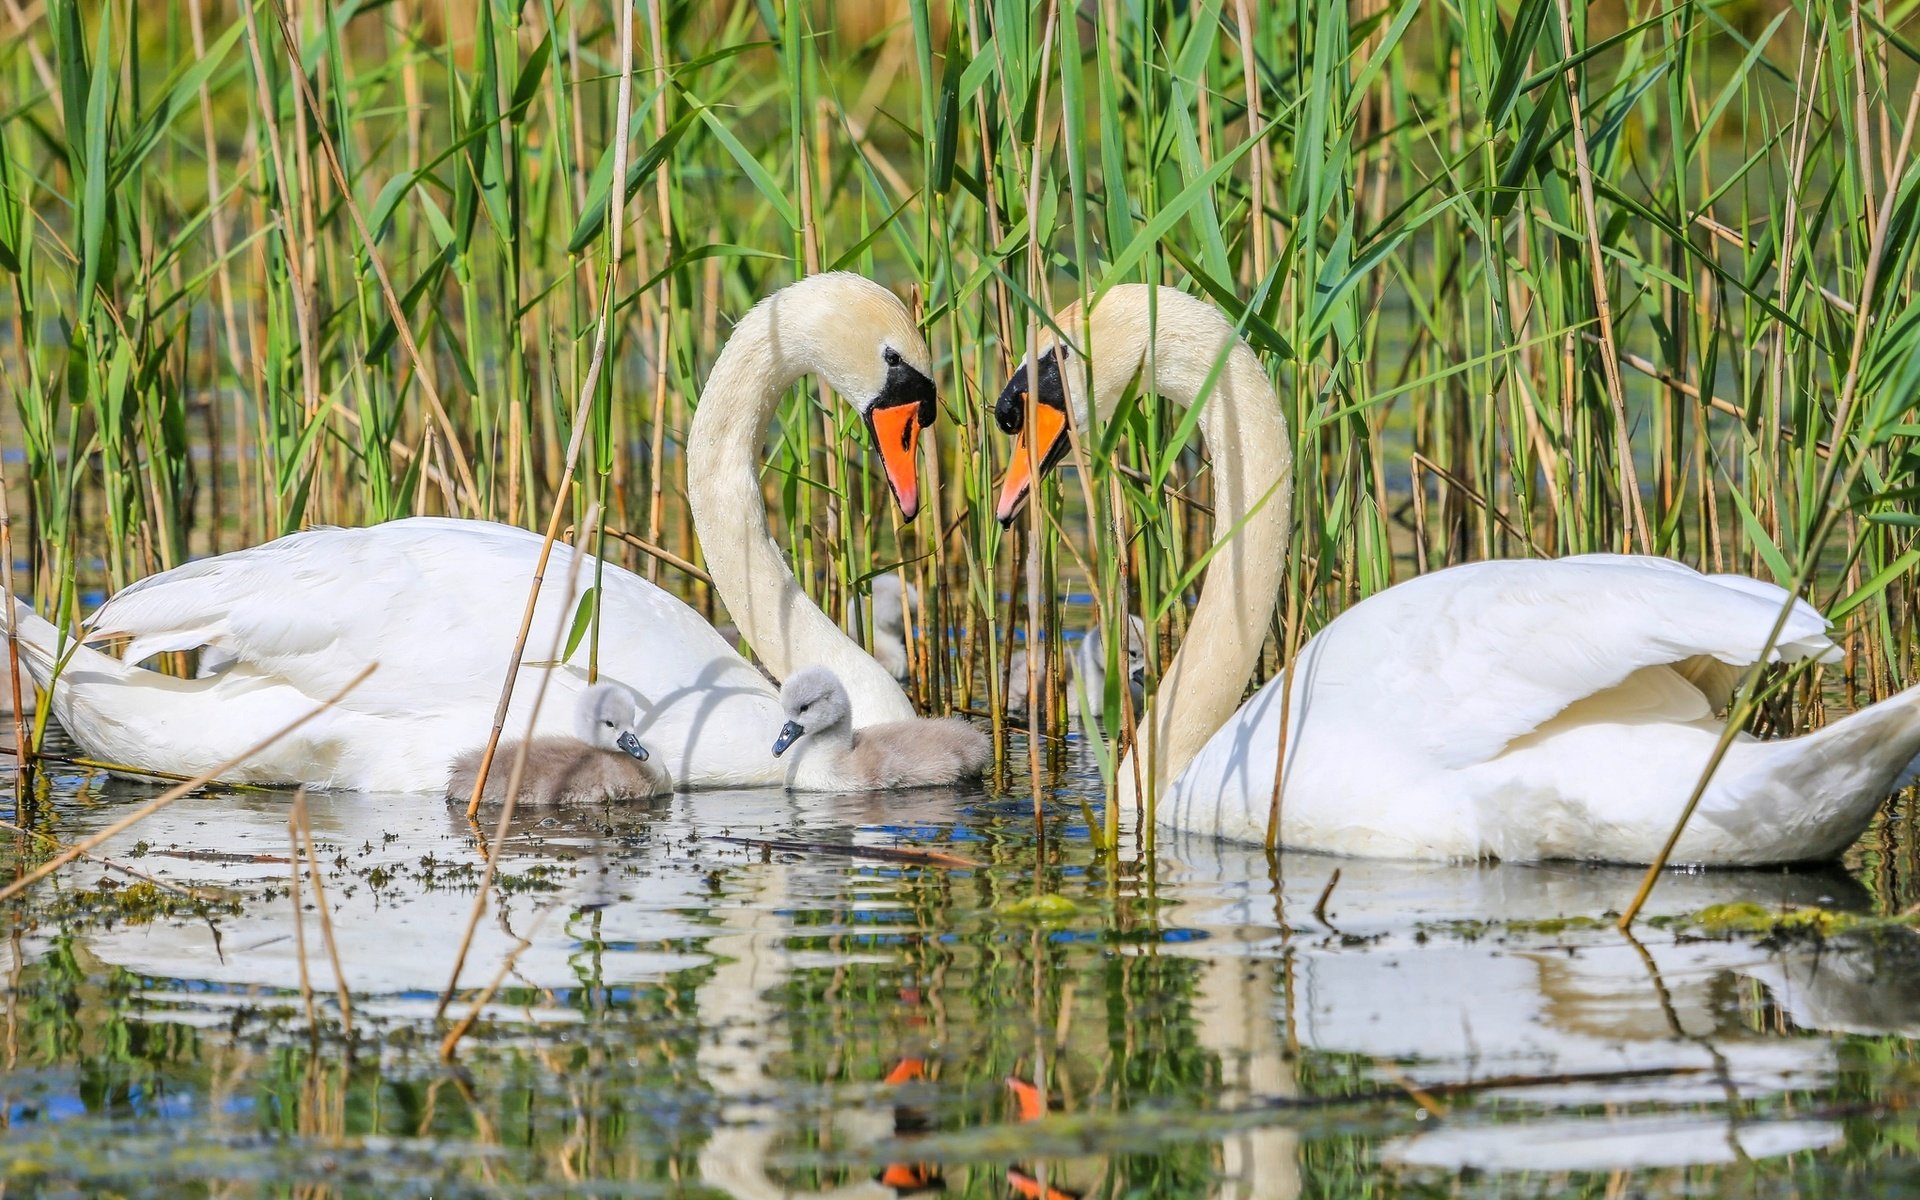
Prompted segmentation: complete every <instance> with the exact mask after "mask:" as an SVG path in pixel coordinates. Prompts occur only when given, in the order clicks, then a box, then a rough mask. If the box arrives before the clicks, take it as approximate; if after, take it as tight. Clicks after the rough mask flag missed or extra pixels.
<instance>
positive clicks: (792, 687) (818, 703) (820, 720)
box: [773, 667, 853, 758]
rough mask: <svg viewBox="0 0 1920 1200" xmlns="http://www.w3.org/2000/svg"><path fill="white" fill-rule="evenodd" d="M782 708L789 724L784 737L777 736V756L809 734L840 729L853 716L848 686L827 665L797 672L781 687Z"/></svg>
mask: <svg viewBox="0 0 1920 1200" xmlns="http://www.w3.org/2000/svg"><path fill="white" fill-rule="evenodd" d="M780 708H781V710H782V711H784V712H785V713H786V714H787V723H786V724H785V725H782V726H781V727H780V736H779V737H778V738H775V739H774V743H773V753H774V757H776V758H778V757H779V756H780V755H782V754H785V753H786V751H787V747H789V746H791V745H793V744H794V743H795V742H796V741H799V740H800V739H801V738H802V737H804V736H806V735H807V734H809V733H812V734H821V733H826V732H827V731H828V730H832V729H837V728H839V727H840V726H842V725H845V724H846V723H847V721H848V720H850V719H851V718H852V715H853V706H852V704H851V703H850V702H849V701H848V699H847V689H846V687H845V686H844V685H843V684H842V683H841V682H840V677H839V676H837V675H835V674H834V673H833V672H832V671H830V670H828V669H827V668H825V667H808V668H807V669H806V670H804V671H796V672H794V673H793V676H792V677H791V678H789V679H788V680H787V682H786V684H785V685H784V686H783V687H781V689H780Z"/></svg>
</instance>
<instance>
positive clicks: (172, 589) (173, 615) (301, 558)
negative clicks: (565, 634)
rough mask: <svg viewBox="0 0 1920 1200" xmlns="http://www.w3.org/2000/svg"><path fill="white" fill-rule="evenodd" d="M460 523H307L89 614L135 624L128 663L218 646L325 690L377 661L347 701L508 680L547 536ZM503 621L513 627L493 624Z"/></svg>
mask: <svg viewBox="0 0 1920 1200" xmlns="http://www.w3.org/2000/svg"><path fill="white" fill-rule="evenodd" d="M456 525H457V526H458V527H457V528H452V529H449V528H445V527H440V523H439V522H434V521H427V520H416V521H405V522H394V523H392V524H389V525H383V526H373V527H371V528H369V529H313V530H307V531H304V532H302V533H298V534H293V535H290V536H287V537H283V538H280V539H278V540H276V541H273V542H269V543H267V544H265V545H262V546H257V547H253V548H251V549H248V550H242V551H237V552H235V553H231V554H223V555H220V556H218V557H215V558H209V559H203V560H200V561H197V562H192V563H187V564H185V565H183V566H180V567H177V568H175V569H173V570H171V571H165V572H162V573H161V574H159V575H154V576H151V577H149V578H147V579H143V580H141V581H140V582H138V583H136V584H134V585H133V586H131V587H128V588H126V589H124V590H122V591H121V592H120V593H118V594H117V595H115V596H114V597H113V598H112V599H110V600H108V601H107V602H106V603H105V604H103V605H102V606H101V607H100V608H99V609H98V610H97V611H96V612H95V613H94V614H93V615H92V616H91V617H89V618H88V620H87V625H88V627H89V630H90V635H91V636H92V637H94V638H100V637H111V636H131V637H132V638H133V641H132V642H131V644H130V645H129V648H128V650H127V651H126V653H125V655H124V656H123V657H124V658H125V659H126V660H127V661H130V662H132V661H138V660H139V659H140V658H143V657H145V656H147V655H149V654H153V653H157V652H159V651H161V650H171V649H191V648H194V647H199V646H212V647H216V648H218V649H219V650H221V651H223V652H225V653H226V654H229V655H231V656H232V658H233V660H234V662H235V663H236V664H244V665H245V666H246V667H249V668H251V669H253V670H255V671H258V672H261V673H264V674H269V675H272V676H275V677H278V678H281V679H284V680H285V681H287V682H289V683H291V684H293V685H294V686H296V687H298V688H299V689H300V690H301V691H303V692H306V693H307V694H309V695H314V696H321V695H326V694H328V693H330V692H332V691H334V690H337V689H338V688H339V687H341V686H343V685H344V684H346V683H347V682H348V681H349V680H350V679H352V678H353V677H354V676H355V675H357V674H358V673H359V672H360V670H361V669H362V668H364V667H365V666H366V665H367V664H368V663H369V662H375V661H377V662H379V663H380V666H381V670H380V672H379V673H378V674H377V675H376V676H375V677H374V678H373V679H370V680H368V681H367V683H366V684H365V685H364V686H362V687H361V688H359V689H357V690H356V691H355V693H354V696H353V698H352V700H351V701H350V702H349V706H350V707H354V708H361V709H367V710H372V709H379V708H383V707H387V706H397V707H399V708H407V707H410V706H415V705H417V704H418V702H419V698H420V696H421V695H422V694H423V688H432V687H435V686H440V687H453V686H460V685H462V684H463V683H464V682H465V681H468V680H469V679H473V680H477V679H480V678H483V677H486V676H491V677H492V678H493V680H494V686H495V687H496V688H497V687H498V680H499V678H500V675H501V673H502V670H503V668H504V667H505V662H506V651H507V650H508V649H509V648H510V647H511V645H512V642H511V637H512V627H513V626H514V625H515V624H516V623H517V617H518V614H519V611H520V606H521V605H523V604H524V603H525V597H526V587H527V585H528V583H529V582H530V581H531V578H532V574H531V570H532V562H533V553H532V552H531V551H537V547H538V544H539V538H538V537H535V536H533V535H524V536H521V535H522V534H523V531H517V530H507V529H505V528H504V527H500V526H489V525H485V524H482V523H480V522H459V523H456ZM526 539H531V550H529V547H528V544H527V541H526ZM494 543H501V544H499V545H495V544H494ZM503 551H505V552H506V553H502V552H503ZM521 559H524V560H525V562H524V568H525V569H524V570H522V569H520V567H521V565H522V564H521V563H520V560H521ZM549 582H550V583H551V582H552V581H551V580H549ZM514 592H517V594H518V597H519V600H518V602H517V603H515V602H513V600H512V596H511V595H510V593H514ZM500 628H504V629H505V631H506V633H505V638H506V640H501V638H499V637H496V636H493V635H494V634H495V633H497V632H498V631H499V629H500Z"/></svg>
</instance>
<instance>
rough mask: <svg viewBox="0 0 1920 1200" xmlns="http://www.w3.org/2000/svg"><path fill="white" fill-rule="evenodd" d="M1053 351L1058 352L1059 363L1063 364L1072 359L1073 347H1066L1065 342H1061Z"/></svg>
mask: <svg viewBox="0 0 1920 1200" xmlns="http://www.w3.org/2000/svg"><path fill="white" fill-rule="evenodd" d="M1054 349H1056V350H1058V351H1059V352H1060V361H1061V362H1065V361H1067V360H1068V359H1069V358H1072V357H1073V347H1071V346H1069V345H1067V344H1066V343H1065V342H1061V343H1060V344H1059V345H1058V346H1056V347H1054Z"/></svg>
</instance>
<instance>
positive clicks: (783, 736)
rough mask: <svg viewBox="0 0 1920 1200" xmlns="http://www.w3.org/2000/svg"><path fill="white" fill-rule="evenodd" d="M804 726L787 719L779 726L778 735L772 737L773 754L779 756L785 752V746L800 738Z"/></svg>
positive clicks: (803, 731) (804, 730) (804, 729)
mask: <svg viewBox="0 0 1920 1200" xmlns="http://www.w3.org/2000/svg"><path fill="white" fill-rule="evenodd" d="M804 733H806V728H805V727H804V726H802V725H801V724H800V722H798V721H788V722H787V723H786V724H785V725H782V726H781V727H780V736H779V737H777V738H775V739H773V756H774V757H775V758H779V757H780V756H781V755H782V754H785V753H786V752H787V747H788V746H791V745H793V744H794V743H795V742H797V741H799V740H800V737H801V735H802V734H804Z"/></svg>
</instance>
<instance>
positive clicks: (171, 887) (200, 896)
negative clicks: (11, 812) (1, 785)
mask: <svg viewBox="0 0 1920 1200" xmlns="http://www.w3.org/2000/svg"><path fill="white" fill-rule="evenodd" d="M0 829H6V830H10V831H11V832H13V833H19V834H25V835H26V836H27V837H33V838H39V839H40V840H41V841H43V842H46V843H47V844H49V845H51V846H53V847H55V848H56V849H57V848H58V847H59V846H60V839H59V838H57V837H54V836H53V835H52V834H50V833H42V832H40V831H39V830H38V829H28V828H27V827H26V826H25V825H15V824H14V823H13V822H12V821H0ZM80 857H82V858H84V859H86V860H87V861H88V862H95V863H99V864H100V865H101V866H103V867H105V868H107V869H108V870H110V871H118V872H120V873H121V874H123V875H130V876H132V877H133V878H135V879H138V880H139V881H140V882H142V883H150V884H152V885H153V886H155V887H157V888H165V889H166V890H167V891H169V892H172V893H173V894H174V895H176V896H184V897H186V898H187V899H189V900H192V901H195V902H196V903H201V904H204V903H206V902H207V901H209V900H217V899H219V897H218V896H215V895H212V894H209V893H206V892H202V891H199V890H197V889H195V888H189V887H181V886H180V885H179V884H177V883H169V882H168V881H166V880H164V879H162V878H160V877H159V876H158V875H149V874H147V873H146V872H145V871H142V870H140V869H139V868H137V867H130V866H128V865H127V864H125V863H123V862H121V861H120V860H118V859H114V858H108V857H107V856H106V855H104V854H94V853H91V852H85V853H82V854H81V855H80Z"/></svg>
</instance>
